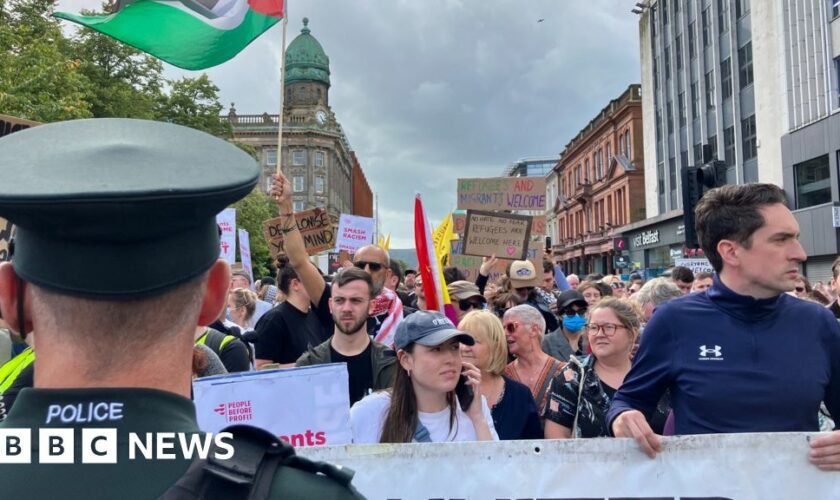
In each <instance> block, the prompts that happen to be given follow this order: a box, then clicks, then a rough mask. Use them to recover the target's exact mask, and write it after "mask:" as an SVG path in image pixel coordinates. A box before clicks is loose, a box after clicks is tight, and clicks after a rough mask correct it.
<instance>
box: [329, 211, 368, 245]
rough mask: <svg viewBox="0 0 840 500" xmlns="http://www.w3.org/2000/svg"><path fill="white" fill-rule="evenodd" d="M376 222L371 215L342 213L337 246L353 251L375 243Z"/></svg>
mask: <svg viewBox="0 0 840 500" xmlns="http://www.w3.org/2000/svg"><path fill="white" fill-rule="evenodd" d="M374 223H375V221H374V220H373V219H372V218H370V217H359V216H358V215H349V214H341V218H340V219H339V222H338V239H337V241H336V247H337V248H338V249H339V250H345V251H347V252H351V253H353V252H355V251H356V250H358V249H360V248H362V247H363V246H365V245H371V244H373V228H374Z"/></svg>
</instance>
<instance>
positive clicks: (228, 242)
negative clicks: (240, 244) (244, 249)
mask: <svg viewBox="0 0 840 500" xmlns="http://www.w3.org/2000/svg"><path fill="white" fill-rule="evenodd" d="M216 224H218V225H219V227H220V228H221V229H222V237H221V240H222V241H221V245H220V246H221V248H220V249H219V257H220V258H222V259H225V260H226V261H227V262H228V264H234V263H236V209H235V208H226V209H224V210H222V211H221V212H219V215H217V216H216Z"/></svg>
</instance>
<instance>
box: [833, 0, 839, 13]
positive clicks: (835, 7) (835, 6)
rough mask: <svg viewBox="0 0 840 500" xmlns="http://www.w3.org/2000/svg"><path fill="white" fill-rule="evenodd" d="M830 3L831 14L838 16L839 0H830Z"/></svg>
mask: <svg viewBox="0 0 840 500" xmlns="http://www.w3.org/2000/svg"><path fill="white" fill-rule="evenodd" d="M831 4H832V5H831V15H832V16H833V17H840V0H832V2H831Z"/></svg>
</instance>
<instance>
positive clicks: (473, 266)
mask: <svg viewBox="0 0 840 500" xmlns="http://www.w3.org/2000/svg"><path fill="white" fill-rule="evenodd" d="M544 252H545V243H543V242H542V239H541V238H539V237H536V236H532V237H531V242H530V243H529V244H528V260H529V261H531V263H532V264H534V269H536V271H537V275H538V276H539V277H540V278H542V274H543V271H542V256H543V253H544ZM481 262H482V258H481V257H475V256H472V255H461V254H454V255H452V261H451V263H450V265H452V266H455V267H457V268H458V270H460V271H461V272H462V273H464V276H466V278H464V279H466V280H467V281H469V282H475V280H476V278H478V270H479V269H480V268H481ZM511 262H513V260H509V259H499V260H498V262H496V265H495V266H493V267H492V268H491V269H490V274H489V275H488V276H487V279H488V281H494V280H496V279H498V278H499V276H501V275H502V274H505V272H506V271H507V268H508V266H509V265H510V263H511Z"/></svg>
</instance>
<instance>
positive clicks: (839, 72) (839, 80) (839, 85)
mask: <svg viewBox="0 0 840 500" xmlns="http://www.w3.org/2000/svg"><path fill="white" fill-rule="evenodd" d="M837 2H838V3H837V5H838V7H835V8H840V0H837ZM835 16H840V14H835ZM834 67H835V68H836V69H837V87H835V88H836V89H837V106H838V107H840V57H838V58H836V59H835V60H834Z"/></svg>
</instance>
